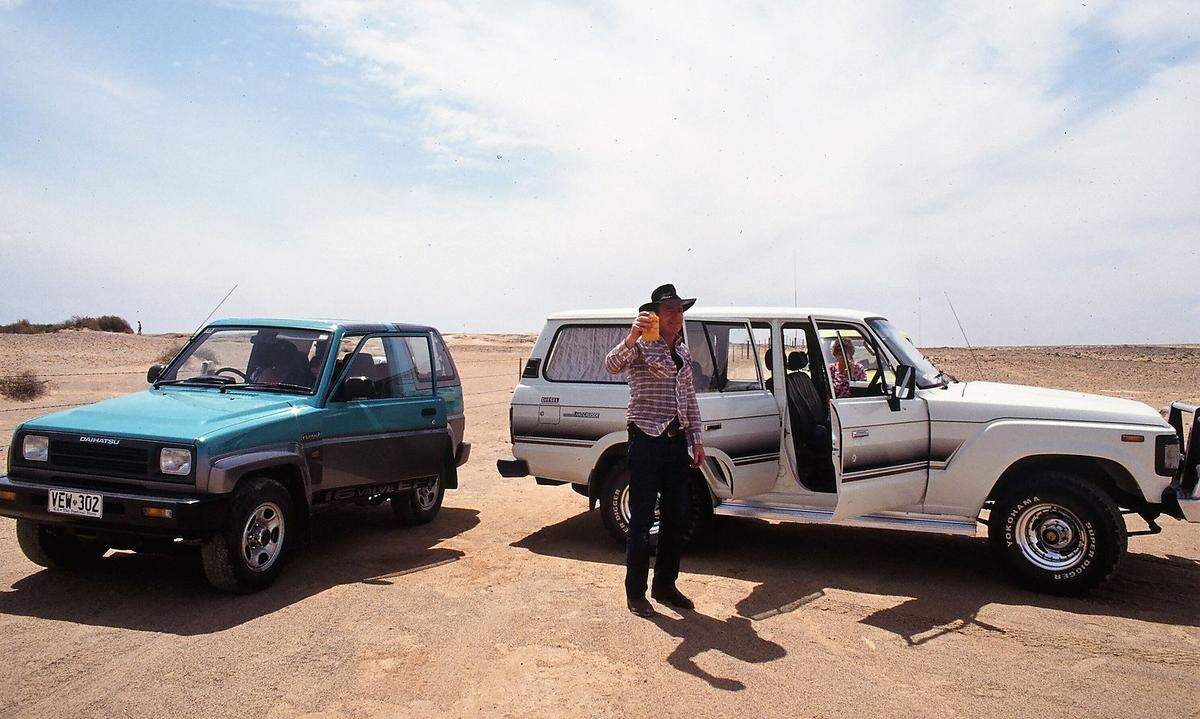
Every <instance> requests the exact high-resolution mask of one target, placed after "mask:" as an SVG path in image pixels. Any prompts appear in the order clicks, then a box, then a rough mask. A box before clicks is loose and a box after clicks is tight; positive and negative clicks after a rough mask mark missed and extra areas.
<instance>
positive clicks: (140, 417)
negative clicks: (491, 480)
mask: <svg viewBox="0 0 1200 719" xmlns="http://www.w3.org/2000/svg"><path fill="white" fill-rule="evenodd" d="M146 379H147V381H148V382H149V383H150V385H151V386H150V387H148V388H147V389H146V390H144V391H142V392H138V393H136V394H132V395H128V396H125V397H118V398H116V399H111V400H108V401H105V402H99V403H97V404H93V405H88V406H85V407H78V408H75V409H70V410H66V411H63V412H56V413H54V414H50V415H47V416H45V417H41V418H38V419H34V420H31V421H29V422H25V423H24V424H22V425H20V426H19V427H17V429H16V433H15V435H14V436H13V442H12V448H11V450H10V451H9V456H8V474H7V476H0V515H3V516H7V517H14V518H16V520H17V538H18V541H19V543H20V546H21V549H22V551H24V552H25V555H26V556H27V557H29V559H31V560H32V561H34V562H36V563H37V564H40V565H42V566H45V567H76V566H80V565H83V564H88V563H93V562H96V561H97V560H99V559H100V558H101V557H102V556H104V553H105V552H106V551H107V550H108V549H110V548H114V549H133V550H145V551H153V550H155V549H161V548H164V547H168V546H172V545H175V544H178V543H181V542H182V543H194V544H199V545H200V547H201V555H202V557H203V563H204V571H205V574H206V575H207V576H208V579H209V581H210V582H212V584H214V585H215V586H217V587H219V588H221V589H225V590H229V591H236V592H246V591H252V590H255V589H259V588H262V587H265V586H266V585H267V584H269V583H270V582H271V581H272V580H273V579H274V578H275V577H276V575H277V574H278V573H279V570H280V567H281V566H282V564H281V563H282V560H283V558H284V557H285V556H286V555H287V554H288V552H289V551H290V550H291V549H292V547H294V546H295V544H296V541H297V539H298V538H299V536H300V535H301V534H302V533H303V531H304V529H305V527H306V526H307V522H308V518H309V516H310V515H311V514H312V513H313V512H317V511H320V510H322V509H325V508H328V507H331V506H334V505H337V504H339V503H343V502H358V503H371V504H378V503H382V502H384V501H390V503H391V506H392V511H393V512H394V513H395V515H396V518H397V519H398V520H399V521H400V522H401V523H403V524H422V523H425V522H429V521H430V520H432V519H433V518H434V517H435V516H436V515H437V513H438V510H439V509H440V508H441V504H442V495H443V493H444V492H445V490H446V489H454V488H457V487H458V474H457V468H458V467H460V466H462V464H463V463H465V462H466V461H467V457H468V456H469V454H470V449H471V447H470V445H469V444H468V443H466V442H464V441H463V430H464V415H463V394H462V386H461V383H460V382H459V377H458V373H457V371H456V369H455V367H454V361H453V359H452V358H451V356H450V352H449V350H447V349H446V344H445V342H444V341H443V340H442V336H441V335H440V334H439V333H438V331H437V330H435V329H434V328H432V327H424V326H420V325H405V324H393V323H364V322H341V321H318V320H264V319H229V320H220V321H217V322H214V323H212V324H210V325H209V326H207V327H205V328H204V329H203V330H201V331H200V332H199V333H197V334H196V335H195V336H194V337H192V339H191V340H190V341H189V342H188V343H187V345H186V346H185V347H184V348H183V349H182V350H181V351H180V352H179V354H178V355H177V356H176V357H175V359H174V360H173V361H172V362H171V363H170V364H168V365H166V366H165V367H164V366H162V365H154V366H153V367H151V368H150V371H149V373H148V374H147V377H146Z"/></svg>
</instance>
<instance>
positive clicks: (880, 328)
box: [867, 317, 947, 388]
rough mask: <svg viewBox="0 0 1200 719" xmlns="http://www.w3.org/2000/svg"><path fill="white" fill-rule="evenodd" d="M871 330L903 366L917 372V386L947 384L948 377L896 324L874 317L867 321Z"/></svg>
mask: <svg viewBox="0 0 1200 719" xmlns="http://www.w3.org/2000/svg"><path fill="white" fill-rule="evenodd" d="M867 324H869V325H871V329H873V330H875V332H876V333H878V334H879V337H880V338H881V339H882V340H883V343H884V344H886V345H887V347H888V349H889V350H891V351H892V354H893V355H895V357H896V359H897V360H899V361H900V363H901V364H906V365H910V366H911V367H913V368H914V369H915V370H916V371H917V386H918V387H921V388H928V387H940V386H941V385H943V384H945V380H946V379H947V376H946V375H944V374H943V373H942V372H940V371H938V368H937V367H934V366H933V363H932V362H930V361H929V360H928V359H926V358H925V355H923V354H921V351H920V350H919V349H917V347H916V345H914V344H913V343H912V340H911V339H909V338H908V336H907V335H905V334H904V333H903V332H901V331H900V330H899V328H897V327H896V326H895V325H894V324H892V323H891V322H888V321H887V320H885V319H883V318H882V317H872V318H871V319H869V320H867Z"/></svg>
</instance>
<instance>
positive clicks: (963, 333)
mask: <svg viewBox="0 0 1200 719" xmlns="http://www.w3.org/2000/svg"><path fill="white" fill-rule="evenodd" d="M942 294H943V295H946V304H948V305H950V312H951V313H953V315H954V321H955V322H957V323H958V331H959V332H962V336H963V341H964V342H966V343H967V351H968V352H970V353H971V361H972V362H974V363H975V371H976V372H978V373H979V379H983V368H982V367H980V365H979V358H978V357H976V356H975V348H974V347H972V346H971V340H969V339H967V331H966V330H964V329H963V326H962V320H960V319H958V312H956V311H955V310H954V303H953V302H951V301H950V293H949V292H942Z"/></svg>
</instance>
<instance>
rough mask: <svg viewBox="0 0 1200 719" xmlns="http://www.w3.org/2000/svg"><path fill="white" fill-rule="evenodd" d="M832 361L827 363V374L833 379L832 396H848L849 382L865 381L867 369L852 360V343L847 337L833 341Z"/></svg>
mask: <svg viewBox="0 0 1200 719" xmlns="http://www.w3.org/2000/svg"><path fill="white" fill-rule="evenodd" d="M831 351H832V352H833V357H834V362H833V363H831V364H830V365H829V375H830V377H831V378H832V379H833V396H834V397H849V396H850V382H851V381H855V382H865V381H866V380H867V371H866V370H865V369H863V366H862V365H861V364H859V363H858V362H855V361H854V343H853V342H851V341H850V339H849V338H847V337H838V338H837V339H835V340H834V341H833V347H832V348H831Z"/></svg>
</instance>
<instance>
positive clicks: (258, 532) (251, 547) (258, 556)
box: [242, 502, 284, 572]
mask: <svg viewBox="0 0 1200 719" xmlns="http://www.w3.org/2000/svg"><path fill="white" fill-rule="evenodd" d="M283 533H284V526H283V512H282V511H281V510H280V509H279V505H277V504H275V503H274V502H263V503H262V504H260V505H258V508H257V509H255V510H254V511H253V512H251V514H250V517H249V519H247V520H246V526H245V527H244V528H243V530H242V560H243V561H244V562H245V563H246V568H247V569H249V570H250V571H252V572H265V571H267V570H268V569H270V568H271V566H272V565H274V564H275V560H276V559H278V558H279V550H280V549H281V548H282V547H283Z"/></svg>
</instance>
